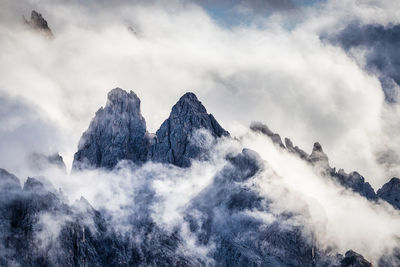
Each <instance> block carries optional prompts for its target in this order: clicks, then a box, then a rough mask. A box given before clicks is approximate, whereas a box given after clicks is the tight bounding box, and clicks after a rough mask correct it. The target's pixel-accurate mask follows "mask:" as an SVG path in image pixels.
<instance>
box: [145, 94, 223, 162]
mask: <svg viewBox="0 0 400 267" xmlns="http://www.w3.org/2000/svg"><path fill="white" fill-rule="evenodd" d="M200 129H204V130H207V131H208V132H209V133H210V134H211V136H212V138H213V139H215V138H218V137H222V136H229V133H228V132H227V131H225V130H224V129H223V128H222V127H221V125H219V123H218V122H217V121H216V120H215V118H214V116H213V115H211V114H208V113H207V110H206V108H205V107H204V106H203V104H202V103H201V102H200V101H199V100H198V99H197V97H196V95H195V94H193V93H186V94H185V95H183V96H182V97H181V98H180V99H179V101H178V102H177V103H176V104H175V105H174V106H173V107H172V111H171V113H170V115H169V118H168V119H166V120H165V121H164V122H163V123H162V125H161V127H160V129H158V130H157V132H156V137H155V141H154V144H153V146H152V148H151V151H150V154H149V158H150V159H151V160H153V161H156V162H163V163H170V164H173V165H176V166H179V167H189V166H190V164H191V163H190V160H191V159H199V158H200V157H201V156H203V155H204V152H206V150H207V148H206V149H205V148H204V146H203V145H202V144H199V143H198V142H196V141H195V140H194V139H193V135H194V134H196V130H200Z"/></svg>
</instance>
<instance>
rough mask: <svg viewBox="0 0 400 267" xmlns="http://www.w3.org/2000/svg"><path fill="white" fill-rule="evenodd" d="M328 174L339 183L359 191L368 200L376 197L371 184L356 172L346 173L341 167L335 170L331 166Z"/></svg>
mask: <svg viewBox="0 0 400 267" xmlns="http://www.w3.org/2000/svg"><path fill="white" fill-rule="evenodd" d="M330 175H331V176H332V177H333V178H334V179H335V180H336V181H338V182H339V183H340V184H341V185H343V186H344V187H346V188H349V189H351V190H352V191H353V192H356V193H359V194H360V195H361V196H364V197H366V198H367V199H369V200H376V199H377V195H376V194H375V191H374V189H373V188H372V186H371V185H370V184H369V183H368V182H365V179H364V177H363V176H362V175H361V174H359V173H358V172H351V173H350V174H347V173H346V172H345V171H344V170H343V169H340V170H339V171H338V172H336V170H335V168H333V169H331V171H330Z"/></svg>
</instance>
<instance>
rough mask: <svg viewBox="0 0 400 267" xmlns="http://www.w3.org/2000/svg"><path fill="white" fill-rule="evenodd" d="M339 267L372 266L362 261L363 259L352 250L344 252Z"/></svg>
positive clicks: (364, 260)
mask: <svg viewBox="0 0 400 267" xmlns="http://www.w3.org/2000/svg"><path fill="white" fill-rule="evenodd" d="M340 266H341V267H372V264H371V263H370V262H369V261H367V260H366V259H364V257H363V256H362V255H360V254H358V253H356V252H354V251H353V250H349V251H347V252H346V254H345V256H344V258H343V259H342V260H341V262H340Z"/></svg>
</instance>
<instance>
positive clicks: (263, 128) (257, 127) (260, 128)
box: [250, 122, 285, 148]
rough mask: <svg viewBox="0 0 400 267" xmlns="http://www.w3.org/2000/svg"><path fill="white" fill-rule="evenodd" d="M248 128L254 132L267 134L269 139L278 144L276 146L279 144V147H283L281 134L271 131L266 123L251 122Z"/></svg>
mask: <svg viewBox="0 0 400 267" xmlns="http://www.w3.org/2000/svg"><path fill="white" fill-rule="evenodd" d="M250 130H252V131H254V132H259V133H262V134H264V135H266V136H268V137H269V138H271V141H272V142H273V143H274V144H276V145H278V146H280V147H282V148H285V146H284V145H283V143H282V139H281V136H280V135H279V134H277V133H274V132H272V131H271V130H270V129H269V128H268V126H267V125H265V124H262V123H260V122H252V123H251V124H250Z"/></svg>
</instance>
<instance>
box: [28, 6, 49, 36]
mask: <svg viewBox="0 0 400 267" xmlns="http://www.w3.org/2000/svg"><path fill="white" fill-rule="evenodd" d="M24 20H25V23H26V24H27V25H29V26H30V27H31V28H32V29H34V30H37V31H40V32H42V33H44V34H45V35H46V36H48V37H53V33H52V32H51V29H50V28H49V25H48V24H47V21H46V20H45V19H44V18H43V16H42V14H40V13H39V12H37V11H35V10H32V12H31V19H30V20H29V21H28V20H27V19H25V17H24Z"/></svg>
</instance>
